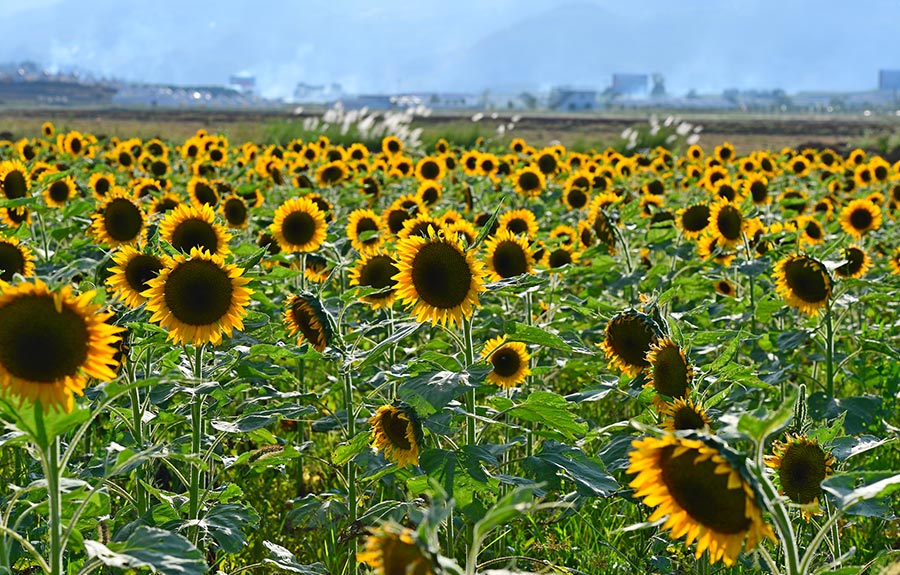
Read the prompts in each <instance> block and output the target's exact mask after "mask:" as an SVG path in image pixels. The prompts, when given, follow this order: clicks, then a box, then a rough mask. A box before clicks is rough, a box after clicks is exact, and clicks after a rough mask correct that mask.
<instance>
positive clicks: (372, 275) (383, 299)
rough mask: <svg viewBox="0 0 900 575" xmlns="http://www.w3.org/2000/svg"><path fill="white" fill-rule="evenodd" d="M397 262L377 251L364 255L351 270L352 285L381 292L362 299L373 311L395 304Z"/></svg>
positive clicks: (390, 256)
mask: <svg viewBox="0 0 900 575" xmlns="http://www.w3.org/2000/svg"><path fill="white" fill-rule="evenodd" d="M398 271H399V270H398V269H397V261H396V260H395V259H394V257H393V256H392V255H390V254H388V253H386V252H383V251H379V250H376V251H375V252H372V253H368V254H364V255H363V256H362V257H361V258H360V259H359V260H358V261H357V262H356V265H354V266H353V269H351V270H350V285H355V286H364V287H370V288H373V289H377V290H379V291H378V292H376V293H371V294H368V295H366V296H364V297H363V298H362V299H363V301H365V302H366V303H368V304H369V305H370V306H372V309H380V308H387V307H390V306H391V304H392V303H394V297H395V293H394V291H395V289H396V286H397V281H396V280H395V279H394V276H395V275H397V272H398Z"/></svg>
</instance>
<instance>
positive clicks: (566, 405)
mask: <svg viewBox="0 0 900 575" xmlns="http://www.w3.org/2000/svg"><path fill="white" fill-rule="evenodd" d="M572 405H573V404H572V403H570V402H568V401H566V398H564V397H562V396H561V395H557V394H555V393H551V392H549V391H535V392H532V393H531V395H529V396H528V399H526V400H525V402H524V403H520V404H519V405H517V406H515V407H513V408H511V409H510V410H509V414H510V415H511V416H513V417H517V418H519V419H521V420H524V421H527V422H529V423H543V424H544V425H545V426H546V427H547V429H546V430H539V431H536V433H539V434H542V435H546V436H548V437H556V438H559V437H560V435H562V436H564V437H565V438H567V439H575V437H577V436H579V435H584V434H585V433H587V429H588V426H587V423H585V422H579V421H578V420H577V419H576V417H575V414H573V413H572V412H571V411H569V410H570V409H571V407H572Z"/></svg>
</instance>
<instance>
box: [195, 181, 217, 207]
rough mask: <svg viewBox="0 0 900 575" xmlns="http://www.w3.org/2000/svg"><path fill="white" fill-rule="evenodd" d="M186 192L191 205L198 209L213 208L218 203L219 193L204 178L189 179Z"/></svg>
mask: <svg viewBox="0 0 900 575" xmlns="http://www.w3.org/2000/svg"><path fill="white" fill-rule="evenodd" d="M187 192H188V197H189V198H190V199H191V203H192V204H193V205H194V206H196V207H198V208H199V207H201V206H204V205H206V206H210V207H213V208H214V207H216V205H218V203H219V192H217V191H216V188H215V186H213V184H212V182H210V181H209V180H207V179H206V178H201V177H199V176H194V177H193V178H191V180H190V181H189V182H188V185H187Z"/></svg>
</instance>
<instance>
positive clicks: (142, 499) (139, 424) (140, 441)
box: [129, 350, 149, 519]
mask: <svg viewBox="0 0 900 575" xmlns="http://www.w3.org/2000/svg"><path fill="white" fill-rule="evenodd" d="M148 353H149V350H148ZM133 382H134V381H133V378H132V381H131V382H130V383H133ZM129 394H130V395H131V418H132V422H133V426H134V429H133V431H132V433H133V435H134V444H135V446H136V447H137V449H138V451H142V450H143V449H144V430H143V425H144V424H143V419H144V412H143V411H144V410H143V409H141V397H140V392H138V389H137V388H136V387H132V388H131V391H130V392H129ZM142 467H143V466H141V465H138V466H137V467H136V468H135V469H134V491H135V493H134V498H135V500H136V501H137V516H138V519H140V518H141V517H143V516H144V514H145V513H146V512H147V491H146V490H145V489H144V483H143V479H144V473H143V470H142Z"/></svg>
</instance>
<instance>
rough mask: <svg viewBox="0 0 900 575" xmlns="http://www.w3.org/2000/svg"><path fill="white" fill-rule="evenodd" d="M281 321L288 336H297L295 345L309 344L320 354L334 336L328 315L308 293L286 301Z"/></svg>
mask: <svg viewBox="0 0 900 575" xmlns="http://www.w3.org/2000/svg"><path fill="white" fill-rule="evenodd" d="M283 319H284V324H285V326H286V327H287V333H288V335H289V336H291V337H293V336H294V335H297V334H299V336H298V338H297V345H301V344H302V343H303V342H304V341H306V342H309V345H311V346H312V347H313V348H314V349H315V350H316V351H318V352H320V353H321V352H323V351H325V348H326V347H327V346H328V344H329V343H330V342H331V340H332V337H333V335H334V333H333V330H332V326H331V322H330V321H328V319H329V318H328V314H327V313H326V312H325V310H324V308H323V307H322V304H321V302H320V301H319V300H318V298H316V297H315V296H314V295H313V294H311V293H309V292H303V293H299V294H297V295H294V296H291V298H290V299H288V300H287V302H286V309H285V311H284V315H283Z"/></svg>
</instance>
